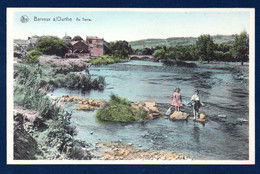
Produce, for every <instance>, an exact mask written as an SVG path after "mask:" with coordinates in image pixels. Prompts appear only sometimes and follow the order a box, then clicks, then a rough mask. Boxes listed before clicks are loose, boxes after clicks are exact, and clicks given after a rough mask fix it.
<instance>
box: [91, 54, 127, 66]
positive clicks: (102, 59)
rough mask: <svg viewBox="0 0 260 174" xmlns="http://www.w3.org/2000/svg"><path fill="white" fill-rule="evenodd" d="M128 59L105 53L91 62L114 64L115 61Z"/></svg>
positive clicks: (94, 63) (95, 63)
mask: <svg viewBox="0 0 260 174" xmlns="http://www.w3.org/2000/svg"><path fill="white" fill-rule="evenodd" d="M125 60H126V59H120V58H115V57H113V56H110V55H104V56H100V57H98V58H96V59H92V60H90V63H91V64H93V65H107V64H113V63H119V62H122V61H125Z"/></svg>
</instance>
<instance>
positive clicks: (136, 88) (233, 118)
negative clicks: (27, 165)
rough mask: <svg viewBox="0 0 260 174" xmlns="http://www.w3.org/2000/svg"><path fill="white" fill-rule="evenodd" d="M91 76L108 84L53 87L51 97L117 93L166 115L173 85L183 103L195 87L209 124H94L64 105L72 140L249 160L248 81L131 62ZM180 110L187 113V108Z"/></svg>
mask: <svg viewBox="0 0 260 174" xmlns="http://www.w3.org/2000/svg"><path fill="white" fill-rule="evenodd" d="M223 66H224V65H223ZM225 66H226V65H225ZM90 73H91V74H93V75H95V76H104V77H105V80H106V83H107V86H106V88H105V89H104V90H103V91H95V90H91V91H90V92H85V93H82V92H81V91H78V90H68V89H57V90H55V91H54V92H53V94H54V95H55V96H62V95H70V96H82V97H87V98H91V99H106V100H108V99H109V96H110V95H111V94H116V95H118V96H121V97H125V98H127V99H129V100H132V101H139V100H142V101H147V100H149V101H150V100H152V101H156V103H158V107H159V109H160V110H161V111H163V112H165V111H166V110H167V109H168V107H169V103H170V100H171V94H172V92H173V90H174V89H175V88H176V87H180V88H181V94H182V97H183V100H184V101H183V103H184V104H185V103H188V101H189V100H190V98H191V96H192V94H193V92H194V89H199V90H200V97H201V100H202V101H203V102H204V103H205V106H204V107H202V108H201V111H203V112H205V113H206V114H207V115H208V116H209V121H208V122H207V123H206V124H204V125H203V124H201V123H195V122H193V120H192V119H191V118H190V119H189V120H188V121H178V122H172V121H170V120H169V119H166V118H164V117H162V118H160V119H156V120H150V121H145V122H144V121H139V122H136V123H131V124H122V123H113V124H104V123H98V122H96V120H95V116H94V115H95V113H96V111H93V112H85V111H76V110H75V105H74V104H69V103H68V104H66V109H68V110H72V111H73V115H72V124H73V125H75V126H76V127H77V131H78V135H77V136H76V138H78V139H80V140H84V141H86V142H88V143H91V144H93V145H94V144H95V143H97V142H100V141H122V142H124V143H132V144H133V145H135V146H138V147H139V148H143V149H154V150H166V151H175V152H180V153H183V154H188V155H190V157H191V158H193V159H215V160H222V159H229V160H240V159H248V122H246V120H248V115H249V114H248V83H247V82H245V81H242V80H235V79H234V78H233V76H232V74H231V73H230V71H228V70H224V69H223V70H220V69H214V68H202V67H200V68H181V67H168V66H164V65H162V64H161V63H158V62H150V61H130V62H126V63H119V64H112V65H107V66H101V67H91V68H90ZM183 110H184V111H185V112H188V113H190V114H192V108H191V107H189V106H185V107H184V108H183ZM218 115H226V116H227V117H226V118H220V117H219V116H218ZM90 132H93V134H90Z"/></svg>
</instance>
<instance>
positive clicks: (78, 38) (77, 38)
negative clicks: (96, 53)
mask: <svg viewBox="0 0 260 174" xmlns="http://www.w3.org/2000/svg"><path fill="white" fill-rule="evenodd" d="M80 40H83V39H82V37H80V36H79V35H77V36H74V37H73V39H72V41H80Z"/></svg>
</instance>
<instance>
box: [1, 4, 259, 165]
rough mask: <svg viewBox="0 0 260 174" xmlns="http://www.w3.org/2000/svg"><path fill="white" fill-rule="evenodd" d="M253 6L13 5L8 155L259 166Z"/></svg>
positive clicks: (35, 160)
mask: <svg viewBox="0 0 260 174" xmlns="http://www.w3.org/2000/svg"><path fill="white" fill-rule="evenodd" d="M254 38H255V9H253V8H208V9H207V8H193V9H188V8H187V9H186V8H163V9H160V8H7V58H6V59H7V113H8V114H7V164H37V165H38V164H160V165H163V164H167V165H168V164H171V165H175V164H191V165H197V164H200V165H201V164H203V165H204V164H205V165H207V164H236V165H252V164H255V99H254V98H255V40H254Z"/></svg>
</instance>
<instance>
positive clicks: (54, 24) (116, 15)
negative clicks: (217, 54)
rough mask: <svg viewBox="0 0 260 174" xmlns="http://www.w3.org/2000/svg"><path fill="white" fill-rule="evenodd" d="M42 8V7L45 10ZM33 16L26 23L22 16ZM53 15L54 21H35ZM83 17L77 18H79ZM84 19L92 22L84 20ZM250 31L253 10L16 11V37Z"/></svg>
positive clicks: (111, 38)
mask: <svg viewBox="0 0 260 174" xmlns="http://www.w3.org/2000/svg"><path fill="white" fill-rule="evenodd" d="M41 10H42V9H41ZM23 15H26V16H28V18H29V21H28V22H27V23H22V22H21V20H20V18H21V16H23ZM56 17H60V18H71V19H72V21H53V18H56ZM36 18H37V19H38V18H49V19H50V21H39V20H35V19H36ZM77 18H78V19H80V21H77V20H76V19H77ZM82 18H85V19H88V20H89V19H90V20H91V21H88V20H87V21H83V20H82ZM242 31H247V32H249V31H250V12H249V11H246V10H241V11H238V10H235V11H234V10H233V11H232V10H231V11H228V10H227V11H210V10H207V11H202V10H201V11H200V10H197V11H180V10H177V11H173V10H167V9H161V10H158V9H157V10H154V11H153V10H148V11H147V10H145V9H144V10H142V9H138V10H137V11H133V10H130V11H122V10H118V9H114V10H112V11H105V9H103V10H101V11H100V10H98V11H95V10H88V9H85V10H82V11H56V12H54V11H45V12H43V11H32V10H31V11H23V10H20V11H19V12H14V15H13V31H11V32H12V33H13V36H14V38H15V39H27V38H28V37H29V36H32V35H38V36H41V35H53V36H58V37H63V36H65V34H67V35H69V36H71V37H74V36H76V35H80V36H81V37H82V38H83V39H86V36H98V37H100V38H104V39H105V40H106V41H109V42H110V41H116V40H126V41H135V40H141V39H149V38H161V39H166V38H169V37H198V36H200V35H201V34H210V35H217V34H223V35H231V34H239V33H240V32H242Z"/></svg>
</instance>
